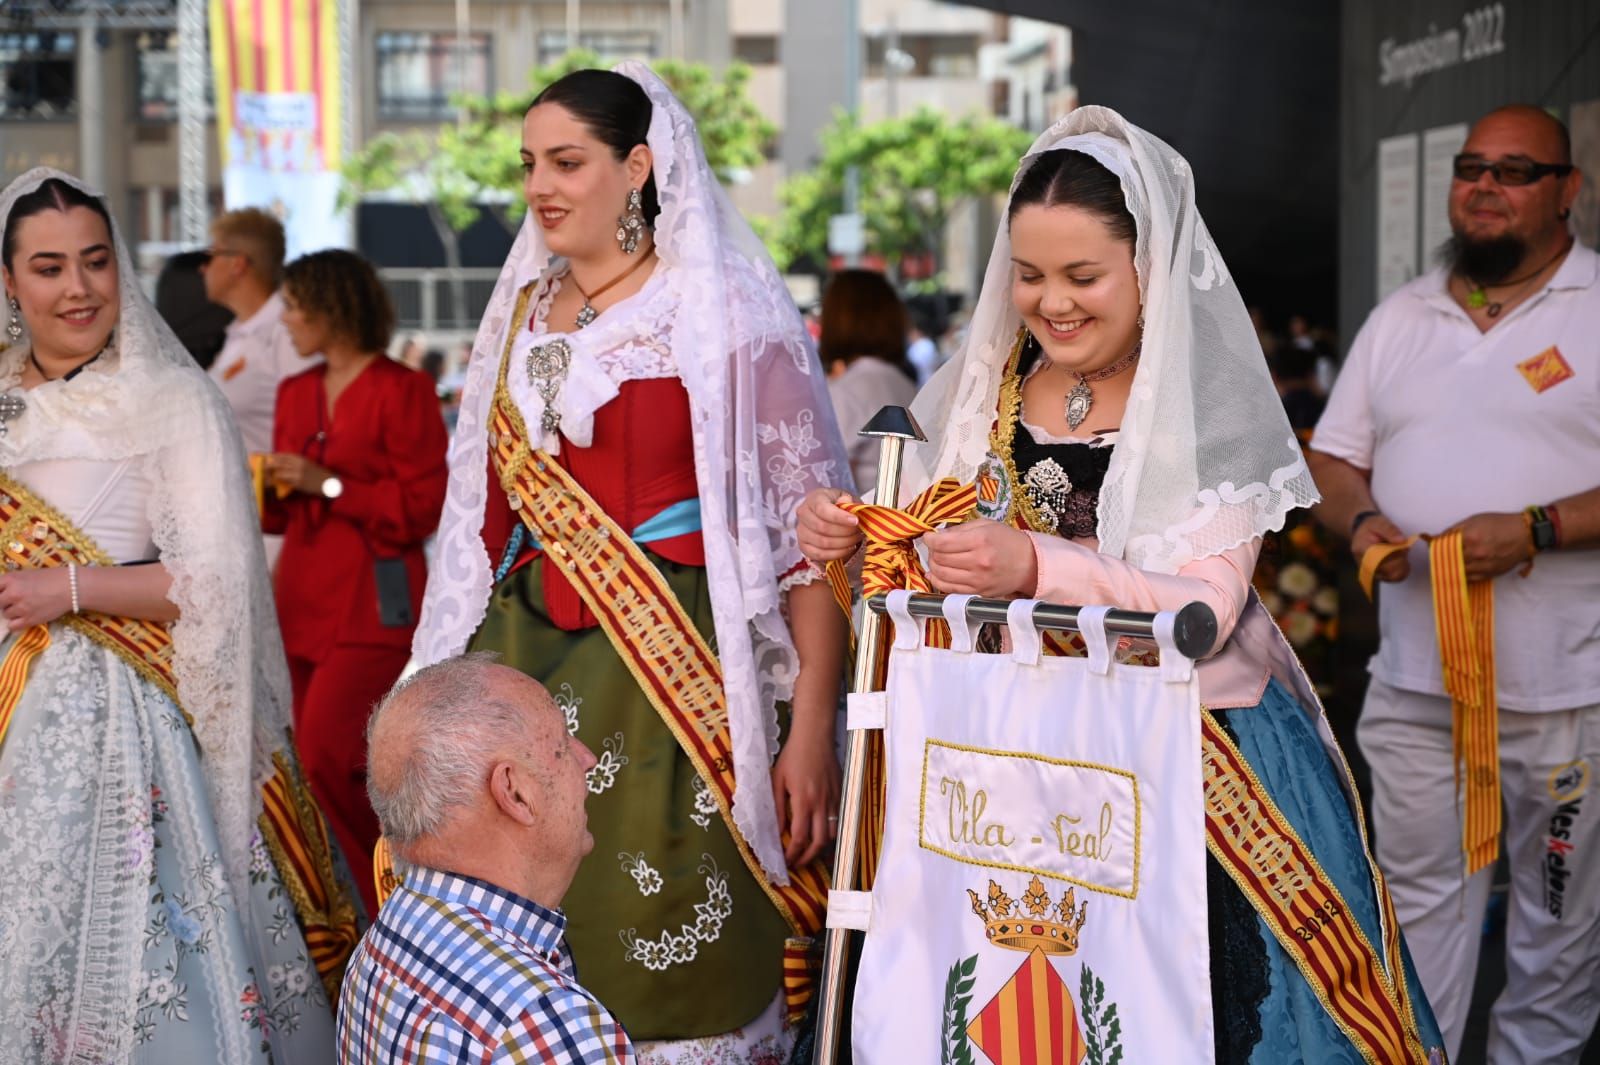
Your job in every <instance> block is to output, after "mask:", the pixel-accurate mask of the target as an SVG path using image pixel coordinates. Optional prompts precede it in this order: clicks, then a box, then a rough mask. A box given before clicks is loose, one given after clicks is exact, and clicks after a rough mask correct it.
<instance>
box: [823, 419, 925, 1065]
mask: <svg viewBox="0 0 1600 1065" xmlns="http://www.w3.org/2000/svg"><path fill="white" fill-rule="evenodd" d="M861 435H862V436H876V437H878V438H879V439H880V440H881V443H880V444H879V447H878V484H877V489H876V495H875V496H874V497H873V498H874V499H875V500H876V501H877V502H879V503H884V504H887V505H889V506H894V505H895V504H896V503H898V502H899V499H900V465H901V462H902V461H903V460H904V458H905V454H904V452H905V444H906V441H907V440H926V439H927V437H925V436H923V435H922V429H921V428H920V427H919V426H918V425H917V422H916V419H915V418H913V417H911V412H910V411H908V410H906V409H905V408H904V407H884V408H883V409H882V410H880V411H878V413H877V414H875V415H873V417H872V420H871V421H869V422H868V423H867V424H866V427H865V428H863V429H862V430H861ZM884 621H885V618H884V616H883V614H882V613H880V612H878V611H874V610H868V611H865V612H863V615H862V619H861V633H860V636H859V638H858V639H857V640H856V671H855V678H854V681H853V683H852V684H851V685H850V690H851V691H852V692H869V691H876V690H877V689H878V687H879V686H880V685H881V684H882V682H883V680H882V678H881V677H879V676H878V675H877V664H878V650H879V647H880V646H881V644H882V641H883V625H884ZM866 775H867V734H866V733H865V732H864V731H861V730H859V729H858V730H856V731H854V732H851V733H850V746H849V747H848V748H847V750H846V753H845V760H844V795H843V797H842V799H841V800H840V803H839V839H838V842H837V844H836V845H835V848H834V854H833V886H834V888H836V889H837V890H840V891H849V890H852V889H854V887H855V885H856V866H857V864H858V862H859V861H860V851H861V804H862V799H863V798H864V795H865V792H866V787H867V780H866ZM849 953H850V930H849V929H847V928H830V929H828V934H827V947H826V950H825V952H824V954H823V958H822V987H821V989H820V994H821V996H822V998H821V1007H820V1008H819V1010H818V1012H817V1048H816V1056H815V1057H814V1058H813V1059H812V1060H813V1062H815V1065H833V1060H834V1056H835V1055H836V1054H837V1053H838V1048H839V1033H840V1029H841V1027H842V1021H843V1015H844V975H845V967H846V964H847V962H848V960H849Z"/></svg>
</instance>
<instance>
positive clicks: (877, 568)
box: [828, 477, 978, 646]
mask: <svg viewBox="0 0 1600 1065" xmlns="http://www.w3.org/2000/svg"><path fill="white" fill-rule="evenodd" d="M977 505H978V489H977V486H976V485H972V484H965V485H964V484H962V483H961V482H960V481H957V480H956V479H955V478H954V477H946V478H945V479H944V480H942V481H936V482H934V483H933V484H931V485H929V486H928V487H927V488H925V489H923V490H922V492H921V493H920V494H919V495H918V496H917V498H915V499H913V500H912V501H911V503H910V504H909V505H907V506H906V507H905V508H904V509H898V508H895V507H887V506H882V505H880V504H877V503H840V504H839V509H841V510H844V511H847V512H848V513H850V514H853V515H854V516H855V518H856V520H857V521H858V522H860V526H861V534H862V536H863V537H865V539H866V545H867V546H866V554H865V556H864V557H863V559H862V565H861V596H862V598H864V599H865V598H871V597H872V596H874V595H882V594H883V593H885V592H892V591H895V590H896V589H900V588H905V589H909V590H911V591H913V592H931V591H933V585H932V584H931V583H929V581H928V574H927V571H925V570H924V569H923V568H922V560H921V559H920V558H918V557H917V548H916V541H917V540H918V539H919V538H920V537H921V536H922V535H923V534H924V533H930V532H933V530H935V529H937V528H938V527H939V526H941V525H947V524H949V523H951V522H961V521H965V520H967V519H968V518H970V517H971V516H972V512H973V509H974V508H975V507H976V506H977ZM828 583H829V584H830V585H831V586H832V587H833V596H834V599H836V600H837V601H838V603H839V609H841V610H843V611H844V612H845V613H846V614H847V615H848V614H849V613H850V578H849V576H848V575H847V573H846V571H845V565H844V563H843V562H839V561H835V562H830V563H828ZM944 628H945V626H944V624H943V623H942V622H933V623H930V625H929V642H930V643H936V641H935V633H936V632H937V631H938V630H940V629H944ZM944 637H945V638H944V640H943V642H942V643H938V644H937V645H938V646H949V638H948V637H949V633H948V630H946V631H945V633H944Z"/></svg>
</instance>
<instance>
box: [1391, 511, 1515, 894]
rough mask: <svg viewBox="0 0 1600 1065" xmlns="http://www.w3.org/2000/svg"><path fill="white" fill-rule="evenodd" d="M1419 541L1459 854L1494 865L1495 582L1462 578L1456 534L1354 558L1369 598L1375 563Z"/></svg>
mask: <svg viewBox="0 0 1600 1065" xmlns="http://www.w3.org/2000/svg"><path fill="white" fill-rule="evenodd" d="M1419 539H1426V540H1427V541H1428V568H1429V569H1430V570H1431V571H1432V575H1433V622H1434V627H1435V629H1436V631H1437V633H1438V638H1439V662H1440V665H1441V666H1442V667H1443V671H1444V690H1445V691H1446V692H1448V693H1449V695H1450V732H1451V737H1452V739H1453V741H1454V743H1453V746H1454V748H1455V754H1454V760H1455V767H1456V794H1457V796H1460V797H1462V800H1463V801H1462V804H1461V805H1462V816H1461V852H1462V854H1463V855H1465V856H1466V862H1467V865H1466V871H1467V875H1468V876H1471V875H1472V874H1473V873H1476V872H1477V871H1478V870H1479V869H1482V868H1483V867H1484V866H1486V865H1490V864H1492V863H1493V862H1494V860H1495V858H1496V856H1497V855H1498V854H1499V850H1500V828H1501V820H1500V817H1501V815H1500V719H1499V705H1498V702H1497V696H1496V693H1495V670H1494V583H1493V582H1492V581H1468V580H1467V569H1466V559H1465V557H1464V556H1463V553H1462V539H1461V533H1460V532H1459V531H1454V532H1445V533H1440V534H1439V535H1438V536H1412V537H1409V538H1407V539H1406V540H1404V541H1402V542H1400V543H1397V544H1373V545H1372V546H1371V547H1369V548H1367V550H1366V553H1365V554H1363V555H1362V556H1361V572H1360V580H1361V587H1362V589H1363V590H1364V591H1365V592H1366V593H1367V598H1368V599H1371V598H1372V585H1373V580H1374V579H1375V578H1376V575H1377V572H1378V567H1379V566H1381V565H1383V562H1384V560H1385V559H1387V558H1388V557H1389V556H1390V555H1393V554H1394V553H1395V552H1397V551H1404V550H1407V549H1408V548H1410V547H1411V545H1412V544H1414V543H1416V542H1417V541H1418V540H1419Z"/></svg>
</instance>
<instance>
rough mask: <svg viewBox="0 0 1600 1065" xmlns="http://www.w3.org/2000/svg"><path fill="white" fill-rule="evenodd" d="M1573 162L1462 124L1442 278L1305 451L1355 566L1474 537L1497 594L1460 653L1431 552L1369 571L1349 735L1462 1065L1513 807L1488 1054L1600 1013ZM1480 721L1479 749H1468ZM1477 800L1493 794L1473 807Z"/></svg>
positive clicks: (1553, 145)
mask: <svg viewBox="0 0 1600 1065" xmlns="http://www.w3.org/2000/svg"><path fill="white" fill-rule="evenodd" d="M1571 163H1572V160H1571V154H1570V143H1569V140H1568V136H1567V131H1566V128H1565V126H1563V125H1562V124H1561V123H1560V122H1559V121H1558V120H1556V119H1555V118H1553V117H1551V116H1550V115H1549V114H1547V113H1546V112H1544V111H1542V110H1539V109H1537V108H1533V107H1523V106H1515V107H1504V108H1500V109H1498V110H1496V111H1493V112H1491V113H1490V114H1488V115H1486V116H1484V117H1483V118H1482V119H1480V120H1479V121H1478V122H1477V123H1476V124H1475V125H1474V126H1473V127H1472V131H1471V133H1470V134H1469V135H1468V137H1467V142H1466V144H1465V145H1464V146H1463V148H1462V152H1461V154H1460V155H1458V156H1457V157H1456V160H1455V170H1454V180H1453V182H1452V184H1451V189H1450V198H1449V210H1450V228H1451V232H1452V237H1451V239H1450V240H1449V241H1448V242H1447V244H1446V245H1445V247H1444V248H1442V249H1441V252H1440V265H1439V267H1438V268H1437V269H1435V270H1433V271H1431V272H1430V273H1427V274H1424V275H1423V276H1421V277H1419V278H1417V279H1416V280H1414V281H1412V282H1411V283H1409V284H1407V285H1406V286H1404V287H1403V288H1401V289H1400V290H1399V291H1397V292H1395V293H1394V294H1393V295H1391V296H1390V297H1389V298H1388V299H1386V300H1384V301H1383V302H1382V303H1381V304H1379V306H1378V307H1377V308H1376V309H1375V310H1374V311H1373V312H1372V314H1371V315H1370V316H1369V317H1368V319H1367V321H1366V324H1365V325H1364V326H1363V327H1362V329H1361V332H1360V334H1359V335H1358V336H1357V337H1356V340H1355V343H1354V345H1353V346H1352V348H1351V350H1350V354H1349V357H1348V358H1347V360H1346V362H1345V367H1344V370H1343V372H1342V373H1341V374H1340V376H1339V379H1338V382H1337V383H1336V385H1335V386H1334V390H1333V394H1332V396H1331V397H1330V398H1329V401H1328V407H1327V410H1326V412H1325V413H1324V414H1323V416H1322V419H1321V421H1320V422H1319V423H1318V425H1317V429H1316V433H1315V435H1314V436H1313V438H1312V441H1311V449H1312V450H1311V453H1310V456H1309V458H1310V463H1311V469H1312V473H1313V475H1314V476H1315V478H1316V481H1317V485H1318V487H1319V488H1321V489H1322V493H1323V503H1322V505H1321V507H1320V508H1319V509H1318V517H1319V518H1320V519H1321V520H1322V521H1323V523H1324V524H1326V525H1327V526H1328V527H1329V528H1331V529H1333V530H1335V531H1336V532H1339V533H1341V534H1344V535H1347V536H1349V537H1350V541H1351V551H1352V553H1353V554H1354V556H1355V557H1356V558H1357V559H1361V558H1363V557H1364V556H1365V555H1366V553H1367V551H1368V550H1369V549H1372V548H1374V547H1375V546H1381V545H1385V544H1404V543H1406V542H1407V541H1408V540H1409V539H1410V538H1411V537H1413V536H1414V535H1416V534H1422V535H1423V536H1424V537H1426V536H1429V535H1430V534H1432V535H1437V534H1441V533H1445V532H1448V531H1454V530H1459V531H1460V533H1461V540H1462V544H1461V555H1462V558H1463V560H1464V567H1456V573H1455V577H1454V580H1455V582H1456V586H1457V588H1458V589H1459V587H1460V576H1461V575H1460V569H1462V568H1464V571H1465V577H1466V581H1467V582H1468V583H1467V589H1468V591H1467V596H1468V597H1469V599H1470V597H1471V596H1472V595H1473V592H1472V591H1471V589H1472V587H1473V585H1474V584H1477V585H1478V587H1480V588H1481V587H1483V586H1484V585H1483V584H1481V583H1479V582H1486V583H1487V587H1488V588H1489V589H1491V590H1492V601H1493V619H1492V633H1493V635H1492V641H1493V654H1492V656H1490V655H1489V654H1488V653H1487V648H1486V647H1483V645H1482V644H1480V645H1479V647H1480V650H1479V651H1478V652H1477V653H1476V654H1474V653H1472V652H1471V651H1470V650H1468V651H1467V652H1466V653H1462V652H1458V651H1457V650H1456V649H1455V648H1456V646H1457V641H1456V640H1455V638H1454V634H1455V633H1457V632H1461V631H1465V628H1466V627H1464V626H1459V627H1452V625H1450V624H1448V622H1449V621H1450V619H1451V618H1452V617H1453V616H1455V615H1454V614H1453V612H1452V611H1451V610H1450V609H1449V608H1448V607H1446V608H1445V609H1443V610H1442V611H1441V613H1440V619H1437V620H1436V617H1435V597H1434V596H1435V585H1438V586H1439V588H1440V590H1446V591H1447V590H1448V586H1449V583H1450V582H1449V580H1448V579H1447V574H1446V572H1445V571H1446V567H1444V566H1441V572H1440V573H1439V574H1434V573H1433V572H1432V570H1431V563H1430V557H1429V545H1428V542H1427V541H1426V540H1425V539H1419V540H1418V541H1417V542H1415V543H1413V544H1411V546H1410V547H1409V548H1408V549H1400V550H1396V551H1395V553H1393V554H1391V555H1389V556H1388V557H1387V559H1385V560H1384V561H1383V562H1382V564H1381V565H1379V566H1378V567H1377V569H1376V577H1377V579H1378V580H1379V581H1381V582H1385V583H1383V584H1382V586H1381V593H1382V594H1381V595H1380V596H1379V599H1378V619H1379V632H1380V644H1379V648H1378V653H1377V655H1376V656H1375V657H1374V658H1373V660H1372V663H1371V666H1370V671H1371V674H1372V681H1371V684H1370V686H1369V688H1368V690H1367V697H1366V704H1365V706H1364V707H1363V710H1362V717H1361V723H1360V727H1359V729H1358V738H1359V741H1360V745H1361V751H1362V753H1363V754H1364V755H1365V756H1366V758H1367V761H1368V762H1369V763H1371V766H1372V781H1373V785H1372V786H1373V827H1374V830H1375V835H1376V849H1377V856H1378V862H1379V864H1380V865H1381V866H1382V868H1383V871H1384V873H1385V874H1386V875H1387V876H1388V879H1389V888H1390V891H1391V893H1392V894H1393V896H1394V901H1395V907H1396V909H1397V911H1398V914H1399V918H1400V921H1401V924H1402V925H1403V926H1404V928H1405V931H1406V937H1407V939H1408V941H1409V944H1410V948H1411V951H1412V955H1413V958H1414V960H1415V962H1416V966H1417V972H1418V974H1419V976H1420V977H1421V979H1422V984H1423V987H1424V988H1425V989H1426V991H1427V994H1428V998H1429V1001H1430V1002H1431V1003H1432V1004H1433V1008H1434V1012H1435V1014H1436V1015H1437V1016H1438V1019H1439V1025H1440V1027H1441V1029H1443V1031H1444V1034H1445V1044H1446V1046H1447V1048H1448V1050H1449V1053H1450V1056H1451V1058H1452V1059H1453V1058H1454V1057H1455V1056H1456V1054H1457V1052H1458V1051H1459V1050H1460V1046H1461V1039H1462V1032H1463V1029H1464V1027H1465V1024H1466V1018H1467V1010H1468V1007H1469V1003H1470V1000H1471V995H1472V985H1473V978H1474V975H1475V973H1476V970H1477V960H1478V950H1479V945H1480V939H1481V929H1482V926H1483V917H1484V911H1485V907H1486V905H1487V903H1488V899H1489V894H1490V890H1491V887H1492V882H1493V877H1494V875H1495V873H1494V871H1495V863H1494V862H1493V860H1492V858H1493V854H1494V852H1495V847H1496V844H1495V842H1494V832H1495V824H1496V821H1495V815H1496V814H1497V813H1498V811H1499V809H1500V801H1501V800H1503V802H1504V820H1503V833H1502V835H1501V837H1500V842H1501V843H1502V844H1503V847H1504V854H1505V857H1506V859H1507V861H1508V864H1509V868H1510V879H1511V890H1510V895H1509V898H1508V921H1507V934H1506V955H1507V957H1506V975H1507V980H1506V989H1505V991H1504V992H1502V994H1501V995H1500V998H1499V999H1498V1001H1497V1002H1496V1004H1495V1007H1494V1010H1493V1013H1492V1015H1491V1018H1490V1035H1489V1045H1488V1060H1489V1061H1490V1062H1491V1063H1494V1065H1504V1063H1510V1062H1541V1063H1544V1062H1576V1061H1577V1060H1578V1055H1579V1054H1580V1053H1581V1052H1582V1049H1583V1046H1584V1044H1585V1043H1586V1042H1587V1040H1588V1039H1589V1036H1590V1033H1591V1032H1592V1031H1593V1029H1594V1025H1595V1019H1596V1015H1597V1013H1600V996H1596V994H1595V990H1594V989H1595V986H1596V978H1597V963H1600V795H1596V796H1588V795H1587V791H1588V789H1589V786H1590V783H1591V781H1592V780H1593V779H1594V777H1595V774H1596V772H1597V771H1600V256H1596V254H1595V253H1594V252H1593V251H1591V250H1589V249H1587V248H1584V247H1581V246H1578V245H1576V244H1575V243H1574V241H1573V236H1572V233H1571V229H1570V226H1569V224H1568V218H1569V216H1570V214H1571V210H1572V203H1573V200H1574V199H1575V198H1576V197H1577V195H1578V189H1579V186H1580V183H1581V176H1580V175H1579V173H1578V171H1577V170H1576V169H1575V168H1574V167H1573V166H1572V165H1571ZM1376 557H1378V556H1374V558H1376ZM1479 598H1480V599H1483V598H1484V597H1483V596H1482V595H1481V593H1479ZM1441 620H1442V621H1443V622H1445V623H1443V624H1441V623H1440V622H1441ZM1488 620H1489V619H1488V618H1487V616H1485V614H1484V613H1483V612H1482V611H1481V610H1480V611H1479V612H1478V613H1477V614H1476V616H1475V624H1474V626H1473V628H1472V631H1473V632H1475V633H1484V634H1485V637H1486V638H1485V641H1484V642H1485V643H1486V642H1487V640H1488V639H1489V638H1491V637H1487V633H1486V632H1485V629H1486V626H1487V623H1488ZM1440 633H1444V634H1446V635H1447V636H1450V641H1449V642H1450V644H1451V647H1452V651H1451V661H1452V663H1453V664H1455V665H1461V666H1464V667H1466V668H1467V673H1468V674H1470V672H1471V671H1472V670H1474V669H1475V670H1480V671H1483V670H1487V673H1480V675H1482V676H1485V677H1487V678H1490V679H1489V680H1488V683H1487V684H1486V685H1484V686H1483V687H1481V688H1480V689H1479V690H1480V691H1482V692H1484V693H1485V694H1484V695H1483V696H1482V697H1481V698H1476V699H1474V698H1472V697H1470V696H1468V697H1462V694H1461V692H1462V690H1463V689H1462V687H1461V686H1460V685H1457V692H1456V698H1455V700H1454V701H1453V698H1452V694H1451V693H1450V692H1448V691H1447V689H1446V685H1445V677H1444V667H1443V665H1442V657H1441V653H1440V647H1439V642H1440V635H1439V634H1440ZM1465 643H1466V645H1468V647H1469V648H1470V644H1471V640H1470V639H1468V640H1467V641H1465ZM1491 688H1492V690H1493V697H1492V698H1490V697H1489V696H1488V695H1487V691H1488V689H1491ZM1472 715H1476V716H1472ZM1472 722H1479V724H1476V725H1474V724H1473V723H1472ZM1473 728H1477V729H1478V730H1479V731H1478V732H1477V733H1476V734H1477V735H1478V736H1481V737H1482V741H1481V742H1477V743H1473V742H1471V741H1470V740H1469V741H1468V742H1467V744H1466V745H1465V746H1458V744H1460V742H1461V741H1462V739H1463V736H1464V735H1465V736H1469V737H1470V736H1471V735H1473V733H1472V732H1471V731H1470V730H1471V729H1473ZM1491 740H1492V741H1495V742H1490V741H1491ZM1496 744H1497V746H1496ZM1458 750H1461V751H1462V761H1461V762H1460V763H1458V760H1457V751H1458ZM1495 766H1498V780H1495V779H1494V767H1495ZM1469 773H1470V774H1471V775H1470V776H1467V775H1466V774H1469ZM1458 780H1462V781H1463V783H1462V785H1461V790H1460V791H1458ZM1474 788H1475V789H1477V790H1476V791H1474V792H1473V794H1476V795H1478V796H1480V797H1486V798H1480V799H1479V801H1478V802H1477V804H1476V805H1475V806H1469V805H1468V803H1467V797H1468V793H1469V791H1473V789H1474ZM1496 790H1497V791H1498V797H1496V796H1495V791H1496ZM1464 810H1465V811H1468V813H1464V812H1463V811H1464ZM1464 819H1465V820H1466V822H1467V823H1466V824H1465V825H1464V824H1463V820H1464ZM1474 841H1481V842H1477V843H1476V845H1475V846H1473V847H1472V855H1473V857H1472V859H1471V860H1470V861H1469V859H1468V857H1467V854H1466V845H1467V844H1469V843H1473V842H1474Z"/></svg>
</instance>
